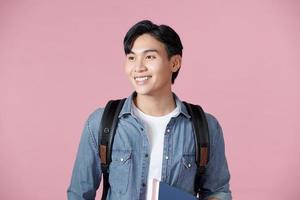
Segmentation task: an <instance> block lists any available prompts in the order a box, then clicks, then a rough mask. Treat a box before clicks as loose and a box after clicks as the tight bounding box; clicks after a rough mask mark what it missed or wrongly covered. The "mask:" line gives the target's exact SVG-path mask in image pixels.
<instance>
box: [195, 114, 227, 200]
mask: <svg viewBox="0 0 300 200" xmlns="http://www.w3.org/2000/svg"><path fill="white" fill-rule="evenodd" d="M206 117H207V121H208V127H209V132H210V145H211V148H210V151H211V152H210V157H209V159H210V160H209V163H208V165H207V169H206V171H205V174H204V176H203V177H201V181H200V182H201V191H202V194H201V196H202V197H203V199H204V200H231V199H232V197H231V191H230V189H229V180H230V173H229V170H228V165H227V160H226V156H225V145H224V138H223V131H222V128H221V126H220V124H219V123H218V121H217V120H216V118H215V117H213V116H212V115H210V114H207V116H206Z"/></svg>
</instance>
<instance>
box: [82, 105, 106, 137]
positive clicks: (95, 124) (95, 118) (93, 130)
mask: <svg viewBox="0 0 300 200" xmlns="http://www.w3.org/2000/svg"><path fill="white" fill-rule="evenodd" d="M103 111H104V108H102V107H98V108H96V109H94V110H93V111H91V112H90V114H89V115H88V117H87V120H86V127H87V128H88V130H89V132H90V134H91V135H92V137H93V138H94V139H95V140H96V142H97V141H98V132H99V129H100V122H101V118H102V115H103Z"/></svg>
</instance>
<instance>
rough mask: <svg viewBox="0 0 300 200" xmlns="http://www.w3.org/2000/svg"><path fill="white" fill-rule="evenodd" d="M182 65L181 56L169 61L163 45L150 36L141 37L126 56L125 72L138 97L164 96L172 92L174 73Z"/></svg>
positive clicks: (173, 57)
mask: <svg viewBox="0 0 300 200" xmlns="http://www.w3.org/2000/svg"><path fill="white" fill-rule="evenodd" d="M180 65H181V56H180V55H174V56H172V57H171V58H170V59H168V54H167V51H166V48H165V46H164V44H163V43H161V42H160V41H158V40H157V39H155V38H154V37H153V36H151V35H149V34H143V35H141V36H139V37H138V38H137V39H136V40H135V41H134V43H133V46H132V49H131V52H130V53H129V54H127V55H126V61H125V72H126V74H127V76H128V78H129V80H130V82H131V83H132V85H133V87H134V89H135V91H136V92H137V94H138V95H152V96H156V95H164V94H168V93H170V92H171V85H172V83H171V77H172V73H173V72H176V71H177V70H178V69H179V68H180Z"/></svg>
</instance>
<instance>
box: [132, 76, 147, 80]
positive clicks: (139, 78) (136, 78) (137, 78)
mask: <svg viewBox="0 0 300 200" xmlns="http://www.w3.org/2000/svg"><path fill="white" fill-rule="evenodd" d="M149 78H150V77H149V76H143V77H135V78H134V79H135V80H137V81H145V80H148V79H149Z"/></svg>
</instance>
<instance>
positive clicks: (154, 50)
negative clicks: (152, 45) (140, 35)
mask: <svg viewBox="0 0 300 200" xmlns="http://www.w3.org/2000/svg"><path fill="white" fill-rule="evenodd" d="M149 52H156V53H159V52H158V50H157V49H146V50H144V51H143V52H142V53H143V54H145V53H149ZM129 53H130V54H136V53H134V52H133V51H132V50H130V52H129Z"/></svg>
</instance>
